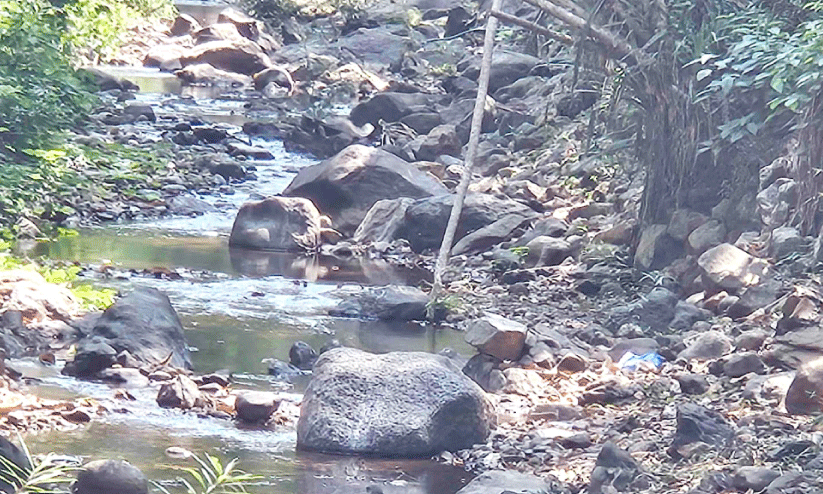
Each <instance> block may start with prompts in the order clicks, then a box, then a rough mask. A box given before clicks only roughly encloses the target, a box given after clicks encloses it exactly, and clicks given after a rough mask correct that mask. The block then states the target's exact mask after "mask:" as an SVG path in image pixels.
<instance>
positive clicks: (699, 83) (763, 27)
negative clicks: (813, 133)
mask: <svg viewBox="0 0 823 494" xmlns="http://www.w3.org/2000/svg"><path fill="white" fill-rule="evenodd" d="M806 8H807V10H796V11H795V12H794V13H795V17H792V18H787V17H786V16H785V15H779V14H777V13H774V12H772V11H770V10H768V9H766V8H764V7H760V8H758V7H756V6H754V7H750V8H748V9H746V10H743V11H737V12H734V13H732V14H726V15H720V16H718V17H717V19H716V23H715V29H716V32H715V35H716V37H715V39H714V42H713V43H712V44H711V45H710V46H707V47H706V49H705V51H704V52H702V53H700V54H698V56H696V57H695V60H693V61H692V62H691V63H689V64H687V65H686V66H687V67H689V68H693V70H694V83H695V87H696V88H697V92H696V95H695V99H694V100H695V102H696V103H706V104H707V106H708V107H711V108H713V114H714V115H715V117H716V121H717V122H719V123H718V124H717V132H716V134H715V135H714V136H713V138H712V139H710V140H708V141H706V142H704V143H703V144H704V145H703V148H702V149H701V151H707V150H709V149H711V150H712V151H714V152H715V154H717V153H718V152H719V149H720V148H721V147H722V146H728V145H730V144H731V145H733V144H735V143H737V142H738V141H740V140H742V139H744V138H751V137H754V136H758V135H759V134H760V133H761V131H762V130H763V129H764V127H766V126H767V125H768V124H769V122H772V121H790V122H792V121H795V118H794V117H796V116H797V115H799V114H801V113H802V111H803V110H804V109H805V108H808V106H809V104H810V103H811V101H812V99H813V98H814V97H815V95H816V94H817V93H818V92H819V91H820V88H821V82H823V77H821V75H823V19H820V18H819V15H817V14H815V13H814V12H815V11H817V10H819V8H818V7H817V6H816V5H814V4H809V5H807V6H806ZM798 9H800V7H798ZM798 13H799V14H798ZM798 17H799V19H800V22H797V21H798Z"/></svg>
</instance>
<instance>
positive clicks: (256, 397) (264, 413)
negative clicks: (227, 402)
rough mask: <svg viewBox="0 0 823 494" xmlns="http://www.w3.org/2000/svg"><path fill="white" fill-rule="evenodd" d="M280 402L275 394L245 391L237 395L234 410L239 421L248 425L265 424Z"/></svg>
mask: <svg viewBox="0 0 823 494" xmlns="http://www.w3.org/2000/svg"><path fill="white" fill-rule="evenodd" d="M279 405H280V401H279V400H278V399H277V395H275V394H274V393H267V392H264V391H243V392H241V393H238V394H237V398H236V399H235V401H234V410H235V412H236V414H237V419H238V420H240V421H243V422H248V423H260V422H265V421H267V420H268V419H269V417H271V415H272V414H273V413H274V412H275V411H276V410H277V407H278V406H279Z"/></svg>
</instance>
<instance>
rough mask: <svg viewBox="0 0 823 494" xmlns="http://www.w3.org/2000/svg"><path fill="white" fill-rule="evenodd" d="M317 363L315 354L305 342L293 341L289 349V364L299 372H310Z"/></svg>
mask: <svg viewBox="0 0 823 494" xmlns="http://www.w3.org/2000/svg"><path fill="white" fill-rule="evenodd" d="M316 361H317V352H316V351H314V348H312V347H311V345H309V344H308V343H306V342H305V341H295V342H294V344H292V346H291V348H289V363H291V365H293V366H295V367H297V368H298V369H300V370H311V368H312V367H313V366H314V363H315V362H316Z"/></svg>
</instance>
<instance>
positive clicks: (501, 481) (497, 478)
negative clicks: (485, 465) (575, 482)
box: [457, 470, 554, 494]
mask: <svg viewBox="0 0 823 494" xmlns="http://www.w3.org/2000/svg"><path fill="white" fill-rule="evenodd" d="M513 492H518V493H532V492H535V493H537V492H554V491H553V490H552V488H551V486H550V485H549V484H547V483H546V481H545V480H543V479H541V478H540V477H537V476H535V475H531V474H527V473H520V472H515V471H512V470H492V471H489V472H485V473H482V474H480V475H478V476H477V477H475V478H474V479H472V481H471V482H469V483H468V484H467V485H466V487H463V488H462V489H460V490H459V491H457V494H506V493H513Z"/></svg>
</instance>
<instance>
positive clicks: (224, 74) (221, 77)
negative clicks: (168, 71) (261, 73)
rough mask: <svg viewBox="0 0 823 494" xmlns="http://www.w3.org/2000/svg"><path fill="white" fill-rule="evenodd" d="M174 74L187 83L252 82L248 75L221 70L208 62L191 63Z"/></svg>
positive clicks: (245, 83) (236, 83)
mask: <svg viewBox="0 0 823 494" xmlns="http://www.w3.org/2000/svg"><path fill="white" fill-rule="evenodd" d="M174 75H176V76H177V77H178V78H179V79H180V80H181V81H183V82H185V83H187V84H228V83H231V84H235V85H238V86H248V85H250V84H251V78H250V77H249V76H247V75H244V74H237V73H235V72H229V71H226V70H221V69H218V68H215V67H214V66H212V65H210V64H207V63H193V64H189V65H187V66H185V67H183V68H181V69H180V70H177V71H175V72H174Z"/></svg>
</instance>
